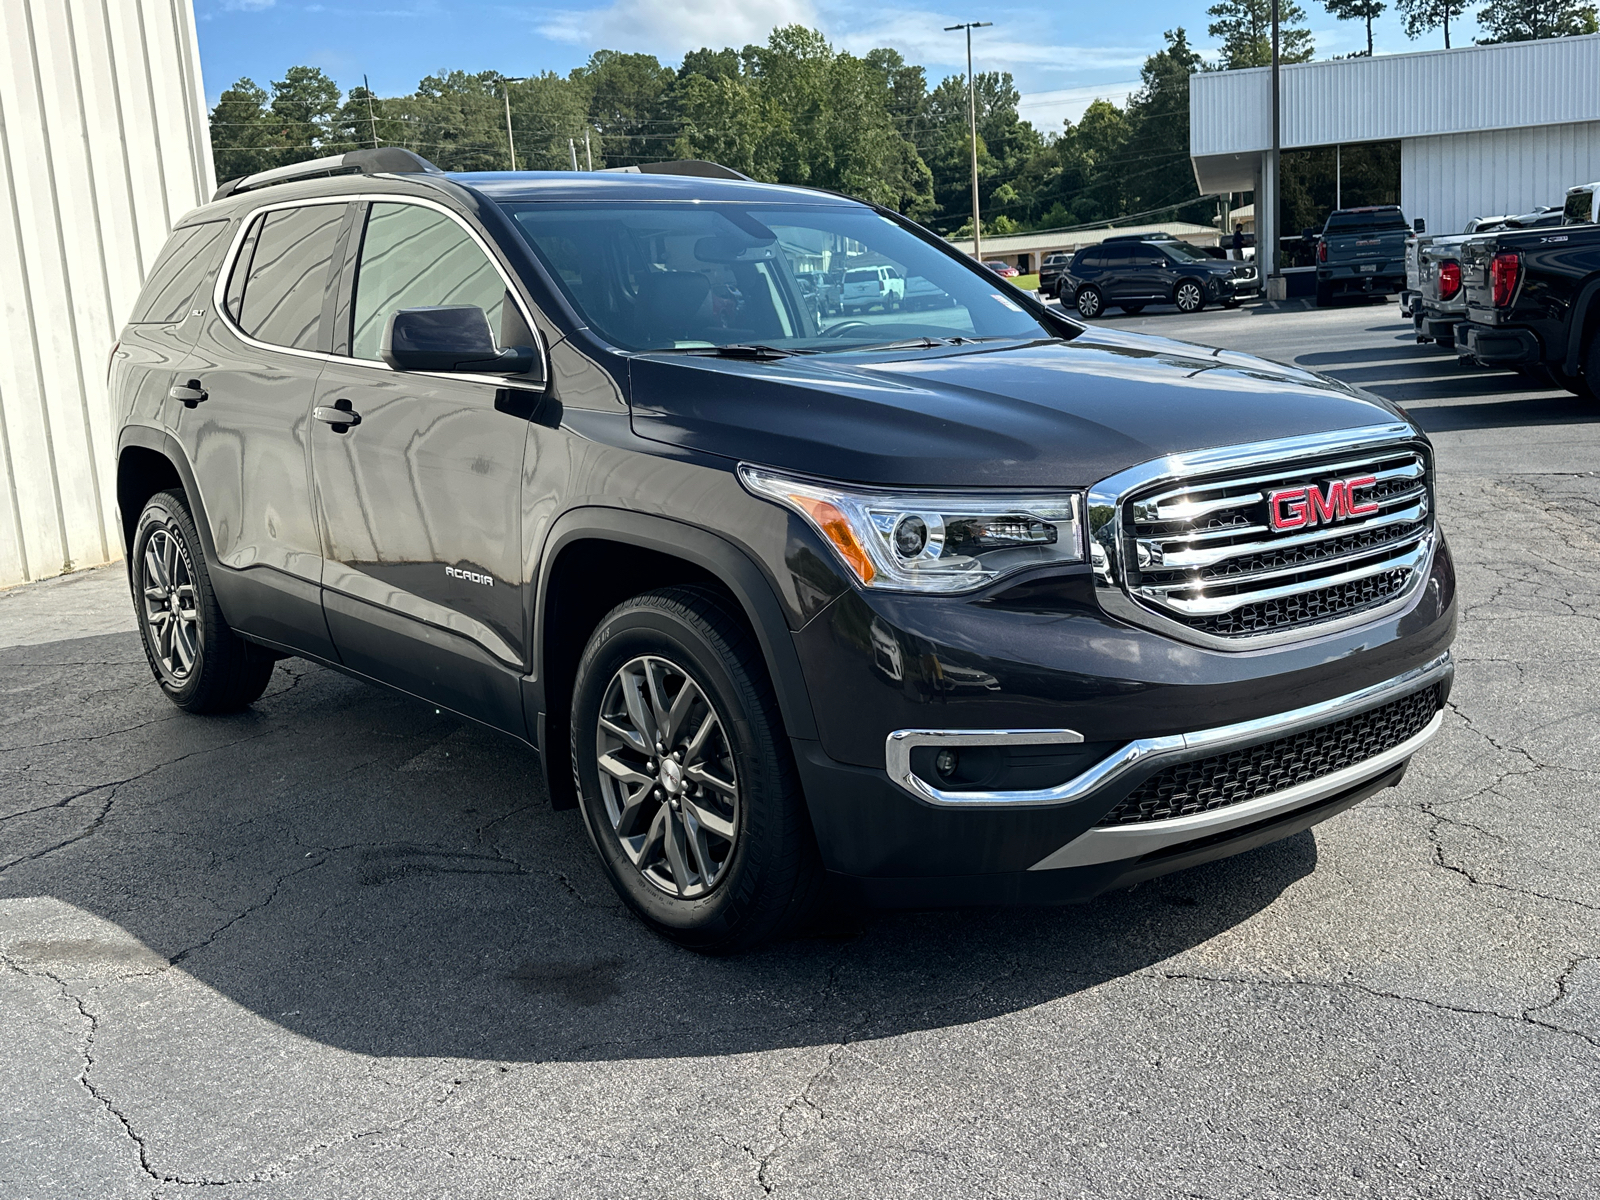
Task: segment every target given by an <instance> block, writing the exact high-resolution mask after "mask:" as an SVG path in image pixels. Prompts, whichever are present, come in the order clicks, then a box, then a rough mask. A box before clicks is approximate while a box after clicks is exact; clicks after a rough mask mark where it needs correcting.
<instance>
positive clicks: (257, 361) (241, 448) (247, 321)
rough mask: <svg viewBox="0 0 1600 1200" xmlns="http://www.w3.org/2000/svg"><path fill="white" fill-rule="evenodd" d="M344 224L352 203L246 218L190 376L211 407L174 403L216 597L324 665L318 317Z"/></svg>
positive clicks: (242, 626)
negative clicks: (314, 467)
mask: <svg viewBox="0 0 1600 1200" xmlns="http://www.w3.org/2000/svg"><path fill="white" fill-rule="evenodd" d="M349 215H350V205H349V204H348V203H347V202H346V201H344V200H317V201H313V202H310V203H307V202H304V201H300V202H294V203H289V204H278V205H267V206H265V207H264V208H262V209H259V210H257V211H256V212H254V213H252V214H251V215H250V217H249V218H248V219H247V220H246V221H245V222H244V224H243V225H242V226H241V227H239V229H238V231H237V233H236V235H235V238H234V241H233V243H232V245H231V248H230V255H229V258H228V259H227V260H226V262H225V265H224V269H225V270H227V272H228V274H227V276H226V278H225V279H224V280H223V286H222V287H221V288H220V289H219V291H220V293H221V295H220V297H219V299H220V301H221V302H220V304H215V303H210V304H207V306H206V308H207V310H208V319H207V321H206V324H205V327H204V329H203V331H202V333H201V335H200V338H199V340H198V341H197V342H196V343H195V347H194V352H193V358H192V359H191V364H192V365H191V367H190V368H189V370H188V371H187V372H186V374H189V375H192V377H193V381H194V382H195V383H197V384H198V385H199V386H198V388H197V389H196V390H197V391H198V392H199V393H200V394H202V395H203V396H204V399H203V400H200V401H198V402H194V403H190V404H185V403H183V402H181V401H172V402H170V403H169V404H168V408H167V413H168V418H169V421H170V424H171V426H172V429H173V432H174V434H175V435H176V437H177V439H178V441H179V442H180V443H181V444H182V446H183V448H184V451H185V452H186V453H187V454H188V457H189V462H190V464H191V465H192V466H193V468H194V475H195V482H196V484H197V485H198V487H199V490H200V496H201V500H202V503H203V504H204V507H205V515H206V519H207V520H208V521H209V523H210V533H211V538H212V542H213V543H214V545H215V546H216V552H217V558H218V560H219V563H220V565H221V566H222V567H223V568H224V572H223V574H222V575H221V576H220V577H219V579H218V589H219V594H220V596H221V598H222V602H223V611H224V613H225V614H226V616H227V618H228V621H229V623H230V624H231V625H233V627H234V628H235V629H238V630H239V631H240V632H242V633H247V634H252V635H254V636H256V637H260V638H263V639H265V640H267V641H270V642H272V643H274V644H275V645H279V646H282V647H285V648H287V649H289V650H293V651H295V652H297V653H305V654H312V655H316V656H317V657H320V658H328V659H331V658H333V657H334V654H333V646H332V643H331V642H330V640H329V638H328V630H327V625H326V624H325V623H324V621H323V618H322V599H321V594H320V587H321V579H322V546H321V538H320V537H319V535H318V531H317V525H316V519H315V516H314V514H313V510H312V504H311V475H310V465H311V463H310V441H309V436H308V435H309V432H310V430H309V427H310V420H311V400H312V396H313V395H314V393H315V390H316V382H317V377H318V375H319V374H320V372H321V370H322V363H323V356H324V352H325V351H326V349H327V347H328V325H327V323H326V322H325V320H324V311H323V310H324V308H325V307H326V304H327V301H328V297H329V289H330V285H331V284H332V283H333V281H334V279H335V277H336V266H337V263H338V261H339V256H340V248H341V245H342V241H343V238H344V237H345V236H346V234H347V232H348V230H347V224H346V222H347V218H348V217H349ZM185 382H188V380H186V381H185Z"/></svg>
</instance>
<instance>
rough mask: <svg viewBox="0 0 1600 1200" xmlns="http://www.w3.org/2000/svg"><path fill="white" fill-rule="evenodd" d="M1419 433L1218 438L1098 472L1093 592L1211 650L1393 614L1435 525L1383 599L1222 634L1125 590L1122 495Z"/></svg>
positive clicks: (1104, 604) (1091, 526)
mask: <svg viewBox="0 0 1600 1200" xmlns="http://www.w3.org/2000/svg"><path fill="white" fill-rule="evenodd" d="M1421 436H1422V435H1421V434H1420V433H1419V432H1418V430H1417V429H1416V428H1415V427H1414V426H1412V425H1410V424H1409V423H1407V422H1404V421H1394V422H1388V423H1385V424H1381V425H1362V426H1357V427H1355V428H1352V429H1336V430H1330V431H1329V432H1326V433H1314V434H1301V435H1298V436H1296V437H1289V438H1278V439H1276V440H1273V441H1266V442H1246V443H1243V444H1241V445H1237V446H1218V447H1213V448H1210V449H1206V450H1194V451H1189V452H1186V453H1183V454H1172V455H1168V456H1167V457H1165V458H1157V459H1152V460H1151V461H1150V462H1146V463H1140V464H1139V465H1138V466H1134V467H1129V468H1128V469H1127V470H1125V471H1120V472H1118V473H1117V474H1115V475H1111V476H1109V477H1107V478H1105V479H1102V480H1101V481H1100V482H1099V483H1096V484H1094V485H1093V486H1092V487H1090V488H1089V493H1088V503H1087V505H1086V508H1087V514H1086V523H1087V526H1088V536H1089V564H1090V568H1091V570H1090V574H1091V576H1092V577H1093V579H1094V582H1095V589H1094V590H1095V598H1096V599H1097V600H1099V602H1100V607H1101V608H1102V609H1104V610H1105V611H1106V612H1107V613H1109V614H1110V615H1112V616H1114V617H1117V618H1119V619H1121V620H1124V621H1127V622H1128V623H1129V624H1130V625H1137V626H1140V627H1141V628H1144V629H1152V630H1155V631H1157V632H1159V633H1162V634H1164V635H1166V636H1168V637H1173V638H1176V639H1178V640H1179V641H1184V642H1189V643H1190V644H1192V645H1196V646H1203V647H1205V648H1206V649H1209V650H1226V651H1233V652H1239V651H1246V650H1260V649H1263V648H1266V647H1270V646H1281V645H1285V644H1288V643H1290V642H1303V641H1309V640H1310V639H1312V638H1317V637H1323V636H1326V635H1327V634H1332V633H1340V632H1342V631H1344V630H1347V629H1355V628H1357V627H1359V626H1362V625H1368V624H1371V623H1372V622H1373V621H1378V620H1382V619H1383V618H1385V617H1388V616H1391V615H1393V614H1394V613H1396V612H1399V611H1400V610H1402V609H1404V608H1405V607H1406V606H1408V605H1410V604H1412V603H1414V602H1415V601H1416V598H1417V596H1418V595H1419V594H1420V593H1421V591H1422V587H1423V584H1424V583H1425V582H1426V580H1427V579H1428V576H1429V575H1430V574H1431V572H1432V569H1433V555H1434V553H1435V550H1436V548H1437V545H1438V535H1437V533H1436V532H1434V531H1430V534H1429V537H1428V539H1427V548H1426V553H1425V554H1424V555H1422V556H1421V558H1420V561H1419V562H1418V564H1417V566H1416V568H1415V569H1414V570H1413V572H1412V575H1411V579H1410V580H1409V581H1408V582H1407V584H1406V586H1405V587H1404V588H1403V589H1402V590H1401V591H1400V592H1399V593H1398V594H1397V595H1395V596H1394V597H1393V598H1391V599H1390V600H1388V601H1386V602H1385V603H1383V604H1380V605H1378V606H1376V607H1374V608H1367V609H1362V610H1361V611H1360V612H1358V613H1352V614H1350V615H1349V616H1345V617H1339V618H1336V619H1334V620H1331V621H1321V622H1317V623H1315V624H1311V625H1304V626H1298V627H1295V628H1290V629H1283V630H1276V631H1273V632H1271V633H1264V634H1256V635H1253V636H1244V637H1220V636H1218V635H1216V634H1210V633H1203V632H1201V631H1199V630H1195V629H1191V628H1189V627H1188V626H1187V625H1184V624H1183V623H1182V622H1181V621H1174V620H1170V619H1168V618H1166V617H1163V616H1161V615H1160V614H1159V613H1155V612H1152V611H1151V610H1149V609H1147V608H1145V607H1144V606H1143V605H1140V604H1138V603H1136V602H1135V601H1134V599H1133V597H1132V596H1130V595H1129V594H1128V592H1127V590H1126V589H1125V588H1124V586H1123V580H1124V579H1125V578H1126V567H1125V565H1124V561H1123V547H1122V538H1121V536H1120V534H1121V527H1120V520H1121V518H1120V514H1121V512H1122V507H1123V505H1124V503H1126V502H1127V500H1128V499H1129V498H1130V497H1131V496H1132V495H1133V494H1134V493H1136V492H1140V491H1143V490H1145V489H1146V488H1149V487H1151V486H1153V485H1156V484H1161V483H1166V482H1169V481H1171V482H1175V483H1176V482H1179V481H1182V480H1186V479H1188V478H1189V477H1191V476H1194V475H1203V474H1205V475H1209V474H1214V473H1217V472H1223V471H1234V470H1249V469H1252V468H1256V467H1269V466H1270V467H1278V466H1284V467H1291V466H1292V464H1293V462H1294V460H1296V459H1305V458H1320V457H1322V456H1324V455H1334V454H1356V453H1362V452H1370V451H1374V450H1380V449H1383V448H1384V447H1385V446H1393V447H1394V448H1395V449H1400V448H1402V445H1403V444H1406V443H1409V444H1411V445H1413V446H1417V445H1418V444H1419V442H1420V440H1421ZM1419 449H1420V446H1419ZM1312 590H1314V589H1312Z"/></svg>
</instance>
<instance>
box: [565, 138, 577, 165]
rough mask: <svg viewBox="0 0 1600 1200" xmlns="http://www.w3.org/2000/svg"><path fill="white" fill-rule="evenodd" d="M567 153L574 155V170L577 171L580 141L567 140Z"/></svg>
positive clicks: (574, 139)
mask: <svg viewBox="0 0 1600 1200" xmlns="http://www.w3.org/2000/svg"><path fill="white" fill-rule="evenodd" d="M567 153H569V154H571V155H572V169H573V170H574V171H576V170H577V169H578V140H577V139H576V138H568V139H567Z"/></svg>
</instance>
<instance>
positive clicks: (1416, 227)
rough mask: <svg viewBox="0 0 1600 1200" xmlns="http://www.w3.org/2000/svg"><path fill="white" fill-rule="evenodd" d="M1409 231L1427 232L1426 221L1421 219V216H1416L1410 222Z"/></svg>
mask: <svg viewBox="0 0 1600 1200" xmlns="http://www.w3.org/2000/svg"><path fill="white" fill-rule="evenodd" d="M1411 231H1412V232H1413V233H1427V232H1428V222H1427V221H1425V220H1423V219H1422V218H1421V217H1418V218H1416V219H1415V220H1414V221H1412V222H1411Z"/></svg>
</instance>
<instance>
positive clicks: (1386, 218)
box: [1323, 208, 1411, 233]
mask: <svg viewBox="0 0 1600 1200" xmlns="http://www.w3.org/2000/svg"><path fill="white" fill-rule="evenodd" d="M1410 228H1411V227H1410V226H1409V225H1407V224H1406V218H1405V214H1404V213H1402V212H1401V211H1400V210H1399V209H1398V208H1385V209H1379V210H1378V211H1377V212H1336V213H1334V214H1333V215H1332V216H1331V217H1329V218H1328V225H1327V228H1326V229H1324V230H1323V232H1324V233H1376V232H1378V231H1380V230H1388V229H1403V230H1407V231H1409V230H1410Z"/></svg>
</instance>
